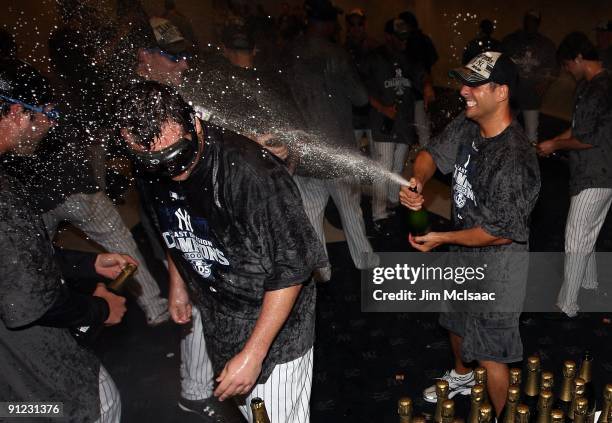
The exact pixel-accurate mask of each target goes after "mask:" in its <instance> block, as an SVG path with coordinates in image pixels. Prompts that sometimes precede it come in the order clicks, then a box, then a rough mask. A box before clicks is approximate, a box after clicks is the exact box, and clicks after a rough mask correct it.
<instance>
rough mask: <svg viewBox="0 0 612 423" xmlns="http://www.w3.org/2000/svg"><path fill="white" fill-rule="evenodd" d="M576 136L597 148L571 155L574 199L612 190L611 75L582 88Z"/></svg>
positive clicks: (577, 103)
mask: <svg viewBox="0 0 612 423" xmlns="http://www.w3.org/2000/svg"><path fill="white" fill-rule="evenodd" d="M572 135H573V136H574V137H575V138H576V139H577V140H578V141H580V142H582V143H585V144H591V145H592V146H593V148H590V149H587V150H571V151H570V152H569V158H570V175H571V177H570V184H569V185H570V195H576V194H579V193H580V191H582V190H583V189H587V188H612V75H611V74H610V72H609V71H604V72H602V73H600V74H599V75H597V76H595V77H594V78H593V79H592V80H591V81H584V82H582V83H581V84H579V85H578V89H577V91H576V101H575V105H574V114H573V117H572Z"/></svg>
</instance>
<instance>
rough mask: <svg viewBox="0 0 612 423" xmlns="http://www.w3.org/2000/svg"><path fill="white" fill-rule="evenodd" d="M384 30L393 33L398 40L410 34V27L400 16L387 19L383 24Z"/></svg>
mask: <svg viewBox="0 0 612 423" xmlns="http://www.w3.org/2000/svg"><path fill="white" fill-rule="evenodd" d="M385 32H386V33H387V34H391V35H395V36H396V37H397V38H399V39H400V40H405V39H407V38H408V37H409V36H410V29H409V28H408V24H407V23H406V21H404V20H403V19H400V18H395V19H389V20H388V21H387V23H386V24H385Z"/></svg>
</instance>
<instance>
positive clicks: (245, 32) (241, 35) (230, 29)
mask: <svg viewBox="0 0 612 423" xmlns="http://www.w3.org/2000/svg"><path fill="white" fill-rule="evenodd" d="M221 42H222V43H223V45H225V47H227V48H229V49H232V50H253V49H254V48H255V38H254V36H253V31H251V30H250V29H249V28H248V27H247V26H246V25H245V24H244V23H242V22H232V23H228V24H226V25H225V26H224V27H223V30H222V31H221Z"/></svg>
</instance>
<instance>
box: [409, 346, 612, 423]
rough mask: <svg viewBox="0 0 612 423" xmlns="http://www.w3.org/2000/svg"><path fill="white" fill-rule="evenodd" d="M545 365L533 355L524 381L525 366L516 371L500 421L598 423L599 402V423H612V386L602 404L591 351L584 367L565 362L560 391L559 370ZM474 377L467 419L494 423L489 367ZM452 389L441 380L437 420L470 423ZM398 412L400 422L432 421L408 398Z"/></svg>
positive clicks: (439, 383)
mask: <svg viewBox="0 0 612 423" xmlns="http://www.w3.org/2000/svg"><path fill="white" fill-rule="evenodd" d="M540 366H541V365H540V358H539V357H537V356H532V357H529V358H528V360H527V369H526V370H527V372H526V373H527V374H526V377H525V379H524V381H523V374H522V371H521V369H517V368H512V369H510V387H509V388H508V395H507V400H506V405H505V407H504V409H503V410H502V412H501V414H500V417H499V418H498V421H500V423H567V422H573V423H596V422H595V420H596V418H595V416H596V414H597V409H598V406H599V405H601V406H602V407H601V413H600V414H599V418H598V419H597V423H612V384H608V385H606V386H605V388H604V391H603V395H602V399H603V401H601V402H599V403H598V401H597V396H596V394H595V392H594V389H593V386H592V371H593V358H592V357H591V355H590V354H589V353H588V352H587V353H585V355H584V357H583V359H582V363H581V365H580V368H577V366H576V363H575V362H574V361H570V360H568V361H565V362H564V363H563V369H562V375H563V380H562V381H561V385H560V387H559V389H557V390H555V383H554V374H553V373H552V372H549V371H542V370H541V367H540ZM474 379H475V385H474V386H473V387H472V390H471V407H470V412H469V416H468V417H467V423H489V422H490V421H492V419H493V417H495V411H494V410H493V408H492V406H491V404H490V402H489V398H488V394H487V370H486V369H485V368H483V367H479V368H477V369H476V370H475V371H474ZM555 391H556V392H557V396H556V397H555V394H554V392H555ZM448 393H449V385H448V382H447V381H446V380H443V379H441V380H439V381H437V382H436V395H437V403H436V411H435V414H434V416H433V420H434V421H435V423H458V422H459V421H464V419H462V418H459V417H458V416H456V415H455V405H454V402H453V401H452V400H449V399H448ZM521 393H522V395H521ZM398 414H399V418H400V423H422V422H423V421H426V420H427V419H426V417H425V416H419V417H416V416H414V417H413V415H412V401H411V400H410V398H407V397H405V398H401V399H400V400H399V403H398Z"/></svg>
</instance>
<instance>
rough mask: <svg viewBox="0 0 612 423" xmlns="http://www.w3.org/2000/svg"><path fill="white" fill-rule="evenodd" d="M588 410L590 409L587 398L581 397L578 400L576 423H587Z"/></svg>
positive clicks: (575, 413) (575, 415)
mask: <svg viewBox="0 0 612 423" xmlns="http://www.w3.org/2000/svg"><path fill="white" fill-rule="evenodd" d="M588 409H589V401H588V400H587V399H586V398H585V397H579V398H578V399H577V400H576V409H575V411H574V423H586V418H587V412H588Z"/></svg>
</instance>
